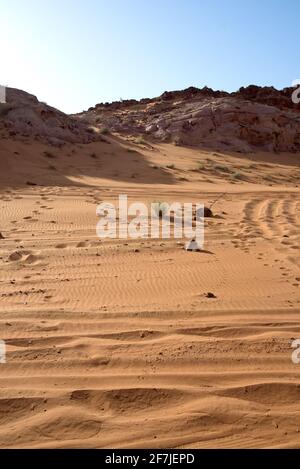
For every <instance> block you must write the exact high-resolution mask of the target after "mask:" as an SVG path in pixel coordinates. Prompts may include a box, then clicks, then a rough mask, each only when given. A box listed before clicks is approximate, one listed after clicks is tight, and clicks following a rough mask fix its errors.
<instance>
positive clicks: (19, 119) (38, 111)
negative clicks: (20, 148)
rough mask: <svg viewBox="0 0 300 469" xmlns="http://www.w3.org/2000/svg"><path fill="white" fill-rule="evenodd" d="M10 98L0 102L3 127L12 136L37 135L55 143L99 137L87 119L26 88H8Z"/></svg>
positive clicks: (81, 141)
mask: <svg viewBox="0 0 300 469" xmlns="http://www.w3.org/2000/svg"><path fill="white" fill-rule="evenodd" d="M6 101H7V102H6V103H3V104H0V129H1V128H2V129H6V130H7V132H8V135H10V136H18V135H20V136H23V137H34V138H36V139H38V140H42V141H45V142H47V143H50V144H53V145H61V144H63V143H65V142H73V143H88V142H90V141H93V140H95V138H96V134H93V132H92V131H91V129H90V124H89V123H88V122H85V120H84V119H76V118H74V117H72V116H68V115H67V114H64V113H63V112H61V111H58V110H57V109H55V108H53V107H51V106H48V105H47V104H45V103H41V102H39V101H38V99H37V98H36V97H35V96H33V95H31V94H29V93H26V92H25V91H21V90H17V89H13V88H7V89H6Z"/></svg>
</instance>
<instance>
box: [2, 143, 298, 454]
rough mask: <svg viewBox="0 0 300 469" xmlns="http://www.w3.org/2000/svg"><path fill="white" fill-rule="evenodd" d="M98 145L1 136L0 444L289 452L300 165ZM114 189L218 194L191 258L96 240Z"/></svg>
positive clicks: (141, 195)
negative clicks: (3, 350)
mask: <svg viewBox="0 0 300 469" xmlns="http://www.w3.org/2000/svg"><path fill="white" fill-rule="evenodd" d="M107 138H108V140H109V141H111V143H110V144H108V143H104V142H98V143H91V144H88V145H84V146H83V147H82V148H78V147H77V150H76V153H72V151H73V150H75V147H74V146H72V145H71V144H68V145H66V146H64V147H63V148H61V149H59V150H57V149H55V150H53V149H52V150H51V149H50V150H49V148H48V147H47V146H46V145H44V144H42V143H40V142H32V143H31V142H29V143H27V144H26V145H23V144H21V143H20V142H12V141H11V140H4V141H2V142H1V150H0V153H1V159H0V161H1V164H2V165H6V164H7V162H9V164H8V165H7V166H5V167H6V172H5V174H4V171H1V176H0V184H1V198H0V213H1V226H0V231H1V233H2V235H3V238H4V239H1V240H0V262H1V269H0V286H1V289H0V290H1V291H0V305H1V318H0V338H1V339H4V340H5V341H6V344H7V363H6V364H5V365H0V366H1V370H2V373H1V376H0V419H1V423H2V425H1V428H0V446H1V447H9V448H12V447H13V448H23V447H33V448H48V447H58V448H62V447H63V448H66V447H67V448H77V447H98V448H99V447H115V448H120V447H128V448H133V447H153V448H154V447H160V448H163V447H176V448H188V447H194V448H205V447H299V446H300V424H299V415H300V406H299V396H300V375H299V370H300V368H299V367H300V365H295V364H293V363H292V361H291V352H292V350H293V349H292V348H291V342H292V340H293V339H295V338H298V337H300V321H299V313H300V272H299V267H300V249H299V247H300V243H299V238H300V230H299V228H300V212H299V208H300V199H299V187H298V184H299V183H300V179H299V174H300V173H299V155H292V156H291V155H288V154H286V155H285V154H283V155H273V154H263V153H261V154H255V155H253V154H249V155H242V156H241V155H238V154H229V153H212V152H205V151H200V150H197V149H187V148H178V147H175V146H173V145H168V144H159V145H152V144H151V145H150V144H149V146H148V145H140V144H136V145H134V144H133V143H132V142H131V141H129V140H126V139H125V138H124V139H122V138H119V137H111V136H110V137H107ZM20 146H21V147H22V150H21V149H20ZM23 146H24V148H23ZM47 151H48V152H49V151H50V153H51V152H52V153H53V154H54V155H55V156H54V158H49V153H48V157H47V156H45V152H47ZM16 152H17V153H21V154H16ZM91 155H94V156H91ZM95 155H96V157H95ZM21 160H22V161H23V162H25V161H26V164H23V165H20V164H17V163H18V162H20V161H21ZM137 160H138V162H137ZM50 161H51V163H49V162H50ZM199 161H200V162H201V165H200V163H199ZM49 164H51V165H54V166H55V170H54V169H53V170H51V169H49V168H48V165H49ZM171 164H172V165H173V166H172V167H170V166H171ZM221 164H223V169H222V167H220V165H221ZM224 165H225V166H226V168H227V169H226V170H224ZM168 166H169V168H168ZM3 167H4V166H3ZM237 171H239V174H241V178H240V177H239V178H234V177H232V175H234V174H236V172H237ZM132 174H135V176H134V177H132ZM28 181H29V182H32V183H34V184H37V185H32V184H27V182H28ZM119 193H126V194H128V196H129V199H130V200H145V201H148V202H151V201H153V200H157V199H159V200H167V201H172V200H176V201H181V202H185V201H195V202H196V201H203V202H204V203H205V204H206V205H210V204H212V203H213V202H214V201H215V200H216V199H217V198H218V197H219V196H220V195H222V194H223V195H222V197H220V198H219V199H218V200H217V201H216V203H215V204H214V206H213V211H214V214H215V216H214V217H213V218H209V219H208V218H207V219H206V221H205V224H206V231H205V238H206V239H205V251H204V252H186V251H185V250H184V249H183V247H182V245H180V244H178V243H177V241H176V240H174V239H171V240H152V239H144V240H143V239H138V240H99V239H98V238H97V236H96V231H95V228H96V223H97V220H98V218H97V216H96V206H97V204H98V203H100V202H101V201H107V202H109V201H115V200H116V197H117V196H118V194H119ZM207 292H213V293H214V295H215V298H208V297H207Z"/></svg>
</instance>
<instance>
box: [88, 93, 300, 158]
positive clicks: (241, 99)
mask: <svg viewBox="0 0 300 469" xmlns="http://www.w3.org/2000/svg"><path fill="white" fill-rule="evenodd" d="M293 90H294V89H293V88H285V89H284V90H282V91H278V90H275V88H272V87H263V88H261V87H257V86H253V85H252V86H249V87H247V88H240V90H239V91H238V92H236V93H231V94H229V93H226V92H222V91H213V90H212V89H210V88H206V87H205V88H203V89H202V90H200V89H198V88H194V87H191V88H188V89H186V90H183V91H174V92H165V93H163V94H162V95H161V96H159V97H158V98H153V99H147V100H141V101H135V100H129V101H122V102H118V103H116V102H115V103H112V104H108V103H106V104H98V105H97V106H96V107H95V108H90V109H89V111H87V112H86V113H82V114H81V115H80V117H84V118H85V119H87V120H88V121H89V122H91V123H92V124H94V125H96V126H102V127H107V128H109V129H111V130H112V131H115V132H120V133H123V134H132V135H135V134H146V135H149V137H152V138H154V139H156V140H160V141H171V142H174V143H175V144H178V145H192V146H199V147H204V148H205V147H206V148H212V149H216V150H226V149H227V150H231V151H241V152H251V151H256V150H263V151H289V152H295V151H300V106H299V105H296V104H294V103H293V102H292V99H291V96H292V92H293Z"/></svg>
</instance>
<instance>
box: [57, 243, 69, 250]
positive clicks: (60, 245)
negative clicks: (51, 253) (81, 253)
mask: <svg viewBox="0 0 300 469" xmlns="http://www.w3.org/2000/svg"><path fill="white" fill-rule="evenodd" d="M66 247H67V245H66V244H64V243H59V244H56V246H55V248H56V249H65V248H66Z"/></svg>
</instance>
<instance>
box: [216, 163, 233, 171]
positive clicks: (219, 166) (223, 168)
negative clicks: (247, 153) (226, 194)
mask: <svg viewBox="0 0 300 469" xmlns="http://www.w3.org/2000/svg"><path fill="white" fill-rule="evenodd" d="M214 169H215V170H216V171H222V172H223V173H230V172H231V171H230V169H229V168H228V166H226V165H224V164H215V165H214Z"/></svg>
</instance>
